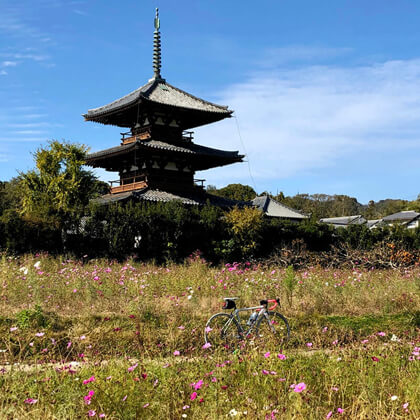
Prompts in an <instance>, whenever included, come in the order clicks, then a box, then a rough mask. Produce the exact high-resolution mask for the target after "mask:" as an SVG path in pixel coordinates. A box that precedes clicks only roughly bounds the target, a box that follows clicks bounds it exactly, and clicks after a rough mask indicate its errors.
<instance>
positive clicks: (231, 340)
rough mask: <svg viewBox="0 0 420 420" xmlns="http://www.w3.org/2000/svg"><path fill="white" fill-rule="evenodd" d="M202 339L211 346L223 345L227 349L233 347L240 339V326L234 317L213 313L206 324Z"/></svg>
mask: <svg viewBox="0 0 420 420" xmlns="http://www.w3.org/2000/svg"><path fill="white" fill-rule="evenodd" d="M204 339H205V341H206V343H210V344H211V345H212V347H218V346H223V347H225V348H227V349H231V348H235V347H236V346H237V344H238V341H239V340H241V339H242V333H241V329H240V326H239V324H238V322H237V321H236V319H235V318H234V317H233V316H232V315H229V314H225V313H219V314H215V315H213V316H212V317H211V318H210V319H209V320H208V321H207V324H206V328H205V330H204Z"/></svg>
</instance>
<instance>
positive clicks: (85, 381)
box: [83, 376, 95, 385]
mask: <svg viewBox="0 0 420 420" xmlns="http://www.w3.org/2000/svg"><path fill="white" fill-rule="evenodd" d="M90 382H95V377H94V376H91V377H90V378H88V379H85V380H84V381H83V385H86V384H88V383H90Z"/></svg>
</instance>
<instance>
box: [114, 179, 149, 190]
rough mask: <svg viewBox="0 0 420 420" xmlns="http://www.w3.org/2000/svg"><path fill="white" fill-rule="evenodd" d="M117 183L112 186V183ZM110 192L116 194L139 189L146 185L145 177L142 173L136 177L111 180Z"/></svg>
mask: <svg viewBox="0 0 420 420" xmlns="http://www.w3.org/2000/svg"><path fill="white" fill-rule="evenodd" d="M114 183H115V184H119V185H117V186H115V187H114V186H113V184H114ZM110 184H111V194H118V193H121V192H126V191H134V190H140V189H142V188H146V187H147V179H146V177H145V176H144V175H142V176H138V177H130V178H123V179H119V180H116V181H111V182H110Z"/></svg>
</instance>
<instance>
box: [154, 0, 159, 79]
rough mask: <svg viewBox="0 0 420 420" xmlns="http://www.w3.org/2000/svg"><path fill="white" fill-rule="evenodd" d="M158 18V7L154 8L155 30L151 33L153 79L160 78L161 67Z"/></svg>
mask: <svg viewBox="0 0 420 420" xmlns="http://www.w3.org/2000/svg"><path fill="white" fill-rule="evenodd" d="M159 29H160V20H159V9H158V8H156V16H155V32H154V34H153V72H154V79H161V76H160V67H161V51H160V31H159Z"/></svg>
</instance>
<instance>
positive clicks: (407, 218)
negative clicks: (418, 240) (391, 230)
mask: <svg viewBox="0 0 420 420" xmlns="http://www.w3.org/2000/svg"><path fill="white" fill-rule="evenodd" d="M418 216H420V213H417V212H416V211H413V210H407V211H400V212H398V213H394V214H390V215H389V216H385V217H384V218H383V219H382V220H383V221H384V222H397V221H401V222H411V221H412V220H413V219H415V218H416V217H418Z"/></svg>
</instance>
